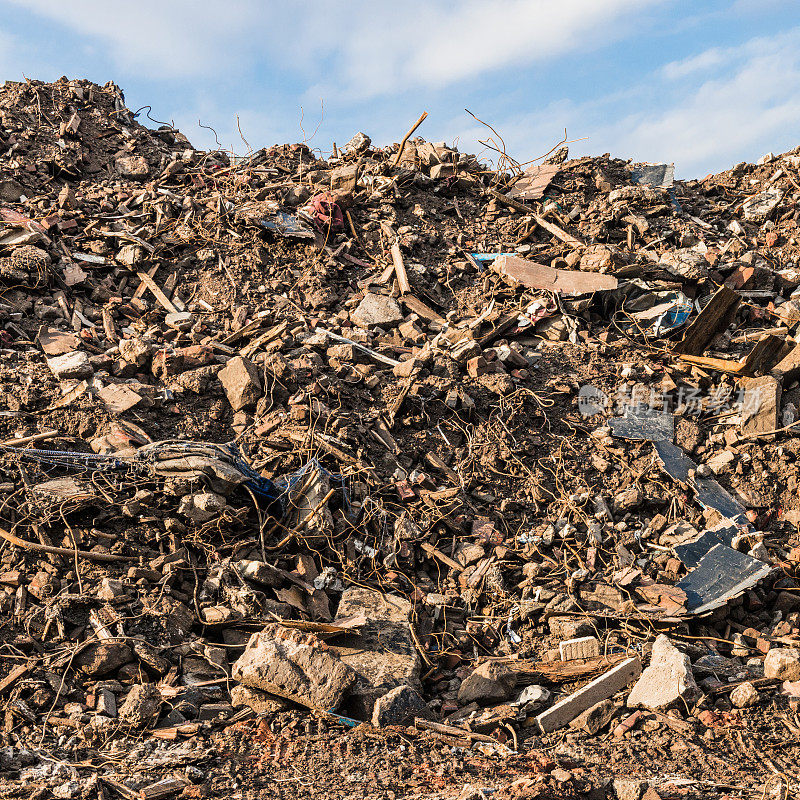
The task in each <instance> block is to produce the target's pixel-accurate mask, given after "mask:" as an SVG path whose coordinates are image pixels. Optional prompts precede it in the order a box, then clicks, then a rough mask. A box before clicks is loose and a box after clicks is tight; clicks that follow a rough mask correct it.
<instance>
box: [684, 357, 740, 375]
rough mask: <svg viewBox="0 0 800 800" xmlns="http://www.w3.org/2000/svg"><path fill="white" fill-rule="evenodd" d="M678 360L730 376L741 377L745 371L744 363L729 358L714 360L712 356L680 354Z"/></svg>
mask: <svg viewBox="0 0 800 800" xmlns="http://www.w3.org/2000/svg"><path fill="white" fill-rule="evenodd" d="M678 358H679V359H680V360H681V361H684V362H686V363H687V364H692V365H693V366H695V367H702V368H703V369H715V370H718V371H719V372H727V373H728V374H729V375H741V374H742V370H743V369H744V362H743V361H733V360H732V359H728V358H712V357H711V356H685V355H681V354H678Z"/></svg>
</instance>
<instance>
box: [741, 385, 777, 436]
mask: <svg viewBox="0 0 800 800" xmlns="http://www.w3.org/2000/svg"><path fill="white" fill-rule="evenodd" d="M780 409H781V384H780V381H778V380H776V379H775V378H774V377H772V375H762V376H761V377H760V378H753V379H752V380H749V381H747V384H746V386H745V389H744V399H743V402H742V433H743V434H745V435H750V434H763V433H769V432H771V431H774V430H777V428H779V427H780V423H779V422H778V415H779V413H780Z"/></svg>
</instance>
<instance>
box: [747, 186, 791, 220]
mask: <svg viewBox="0 0 800 800" xmlns="http://www.w3.org/2000/svg"><path fill="white" fill-rule="evenodd" d="M781 200H783V190H781V189H765V190H764V191H763V192H759V193H758V194H757V195H754V196H753V197H751V198H749V199H748V200H747V201H745V203H744V205H743V206H742V215H743V216H744V218H745V219H746V220H747V221H748V222H764V220H765V219H766V218H767V217H768V216H769V215H770V214H771V213H772V212H773V210H774V209H775V208H776V207H777V205H778V203H780V201H781Z"/></svg>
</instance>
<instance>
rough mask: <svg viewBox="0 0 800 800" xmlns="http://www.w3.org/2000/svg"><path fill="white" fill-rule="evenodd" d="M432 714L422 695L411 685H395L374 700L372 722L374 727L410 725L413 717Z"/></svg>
mask: <svg viewBox="0 0 800 800" xmlns="http://www.w3.org/2000/svg"><path fill="white" fill-rule="evenodd" d="M428 716H432V715H431V713H430V710H429V709H428V707H427V706H426V705H425V700H424V699H423V697H422V695H421V694H420V693H419V692H418V691H417V690H416V689H414V688H413V687H411V686H396V687H395V688H394V689H390V690H389V691H388V692H387V693H386V694H385V695H383V696H382V697H379V698H378V699H377V700H376V701H375V706H374V708H373V709H372V724H373V725H374V726H375V727H376V728H383V727H385V726H386V725H410V724H411V723H412V722H413V721H414V718H415V717H428Z"/></svg>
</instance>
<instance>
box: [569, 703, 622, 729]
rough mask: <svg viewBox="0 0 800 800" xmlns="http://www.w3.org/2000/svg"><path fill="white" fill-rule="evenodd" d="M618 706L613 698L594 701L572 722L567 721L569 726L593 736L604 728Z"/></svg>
mask: <svg viewBox="0 0 800 800" xmlns="http://www.w3.org/2000/svg"><path fill="white" fill-rule="evenodd" d="M617 708H619V706H618V705H617V704H616V703H614V701H613V700H601V701H600V702H599V703H595V704H594V705H593V706H592V707H591V708H587V709H586V711H584V712H582V713H581V714H578V716H577V717H575V719H573V720H572V722H570V723H569V726H570V728H575V729H576V730H581V731H586V733H588V734H591V735H592V736H594V735H595V734H596V733H597V732H598V731H601V730H602V729H603V728H605V726H606V725H608V723H609V722H610V721H611V718H612V717H613V716H614V713H615V712H616V710H617Z"/></svg>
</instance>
